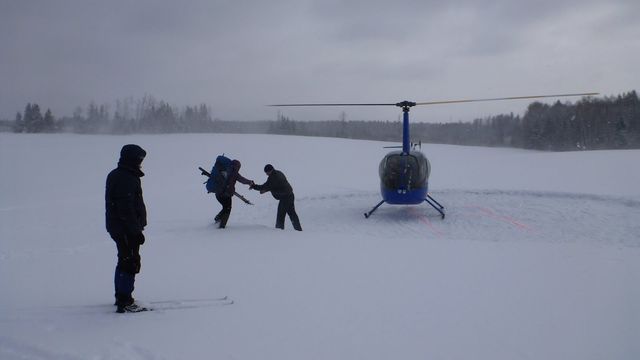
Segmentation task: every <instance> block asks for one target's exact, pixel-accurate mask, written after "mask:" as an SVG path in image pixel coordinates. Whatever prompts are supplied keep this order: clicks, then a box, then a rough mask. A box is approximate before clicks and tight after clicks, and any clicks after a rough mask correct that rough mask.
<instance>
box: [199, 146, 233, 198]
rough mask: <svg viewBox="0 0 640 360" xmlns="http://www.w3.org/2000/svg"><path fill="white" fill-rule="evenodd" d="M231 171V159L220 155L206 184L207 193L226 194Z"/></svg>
mask: <svg viewBox="0 0 640 360" xmlns="http://www.w3.org/2000/svg"><path fill="white" fill-rule="evenodd" d="M231 171H232V164H231V159H229V158H228V157H226V156H224V155H219V156H218V157H217V158H216V162H215V163H214V164H213V168H211V176H210V177H209V179H208V180H207V182H206V183H205V187H206V188H207V192H210V193H216V194H222V193H224V190H225V188H226V187H227V180H228V179H229V175H231Z"/></svg>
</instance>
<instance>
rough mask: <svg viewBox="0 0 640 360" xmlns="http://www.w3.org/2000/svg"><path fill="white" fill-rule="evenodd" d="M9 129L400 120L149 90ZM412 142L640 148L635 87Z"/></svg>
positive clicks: (328, 127) (422, 134)
mask: <svg viewBox="0 0 640 360" xmlns="http://www.w3.org/2000/svg"><path fill="white" fill-rule="evenodd" d="M13 131H14V132H26V133H42V132H72V133H81V134H131V133H150V134H154V133H155V134H158V133H268V134H285V135H302V136H324V137H340V138H350V139H368V140H383V141H398V142H400V141H401V140H402V123H401V122H400V121H364V120H357V121H354V120H349V121H347V120H346V114H345V113H342V115H341V116H340V119H339V120H326V121H296V120H293V119H291V118H289V117H287V116H284V115H282V114H278V116H277V119H276V120H270V121H225V120H220V119H212V117H211V111H210V109H209V108H208V107H207V106H206V105H204V104H201V105H197V106H186V107H184V108H181V109H178V108H176V107H174V106H171V105H170V104H168V103H166V102H164V101H158V100H156V99H154V98H153V97H150V96H145V97H143V98H142V99H140V100H133V99H132V98H128V99H125V100H119V101H117V102H116V104H115V109H114V111H113V112H112V111H111V107H110V106H109V105H97V104H95V103H91V104H89V105H88V106H87V107H86V109H83V108H81V107H78V108H76V110H75V111H74V113H73V115H72V116H70V117H69V116H67V117H61V118H59V119H56V118H55V117H54V116H53V114H52V113H51V110H49V109H47V110H46V111H45V113H44V115H43V114H42V111H41V109H40V106H39V105H38V104H31V103H29V104H27V106H26V107H25V110H24V113H17V114H16V118H15V121H14V122H13ZM411 135H412V140H413V141H414V142H417V141H421V142H425V143H441V144H455V145H476V146H506V147H518V148H525V149H538V150H551V151H568V150H600V149H630V148H635V149H637V148H640V100H639V99H638V95H637V93H636V91H635V90H633V91H630V92H627V93H623V94H621V95H618V96H610V97H603V98H594V97H589V98H583V99H581V100H579V101H577V102H576V103H575V104H574V103H570V102H567V103H562V102H560V101H558V102H556V103H554V104H552V105H548V104H543V103H540V102H533V103H531V104H530V105H529V106H528V107H527V110H526V112H525V113H524V115H523V116H520V115H514V114H500V115H495V116H490V117H486V118H483V119H475V120H474V121H472V122H455V123H417V122H414V123H412V124H411Z"/></svg>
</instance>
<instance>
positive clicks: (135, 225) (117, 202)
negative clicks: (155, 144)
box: [104, 145, 147, 235]
mask: <svg viewBox="0 0 640 360" xmlns="http://www.w3.org/2000/svg"><path fill="white" fill-rule="evenodd" d="M145 155H146V152H145V151H144V150H143V149H142V148H141V147H139V146H137V145H133V146H130V145H126V146H125V147H123V149H122V152H121V155H120V161H119V162H118V167H117V168H116V169H114V170H112V171H111V172H110V173H109V175H108V176H107V184H106V190H105V196H104V197H105V208H106V227H107V231H108V232H109V233H111V234H131V235H134V234H139V233H141V232H142V230H144V227H145V226H147V209H146V207H145V204H144V199H143V198H142V186H141V183H140V178H141V177H142V176H144V173H143V172H142V171H141V170H140V164H141V163H142V159H144V156H145Z"/></svg>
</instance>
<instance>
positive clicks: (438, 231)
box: [411, 209, 444, 238]
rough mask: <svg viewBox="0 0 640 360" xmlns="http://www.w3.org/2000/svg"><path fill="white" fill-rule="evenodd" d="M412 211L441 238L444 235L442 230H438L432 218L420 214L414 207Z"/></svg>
mask: <svg viewBox="0 0 640 360" xmlns="http://www.w3.org/2000/svg"><path fill="white" fill-rule="evenodd" d="M411 211H412V212H413V214H414V215H415V217H417V218H418V220H420V222H421V223H423V224H425V225H426V226H427V227H428V228H429V230H431V231H432V232H433V233H434V234H435V235H436V236H437V237H439V238H441V237H442V236H443V235H444V233H443V232H442V231H440V230H438V228H437V227H435V225H433V223H432V222H431V220H429V218H428V217H427V216H426V215H423V214H420V213H418V211H416V210H413V209H411Z"/></svg>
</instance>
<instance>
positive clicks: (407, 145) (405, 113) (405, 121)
mask: <svg viewBox="0 0 640 360" xmlns="http://www.w3.org/2000/svg"><path fill="white" fill-rule="evenodd" d="M396 106H397V107H400V108H402V152H403V153H404V154H405V155H409V150H411V137H410V136H409V110H410V109H411V107H412V106H416V103H415V102H413V101H407V100H405V101H402V102H399V103H397V104H396Z"/></svg>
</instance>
